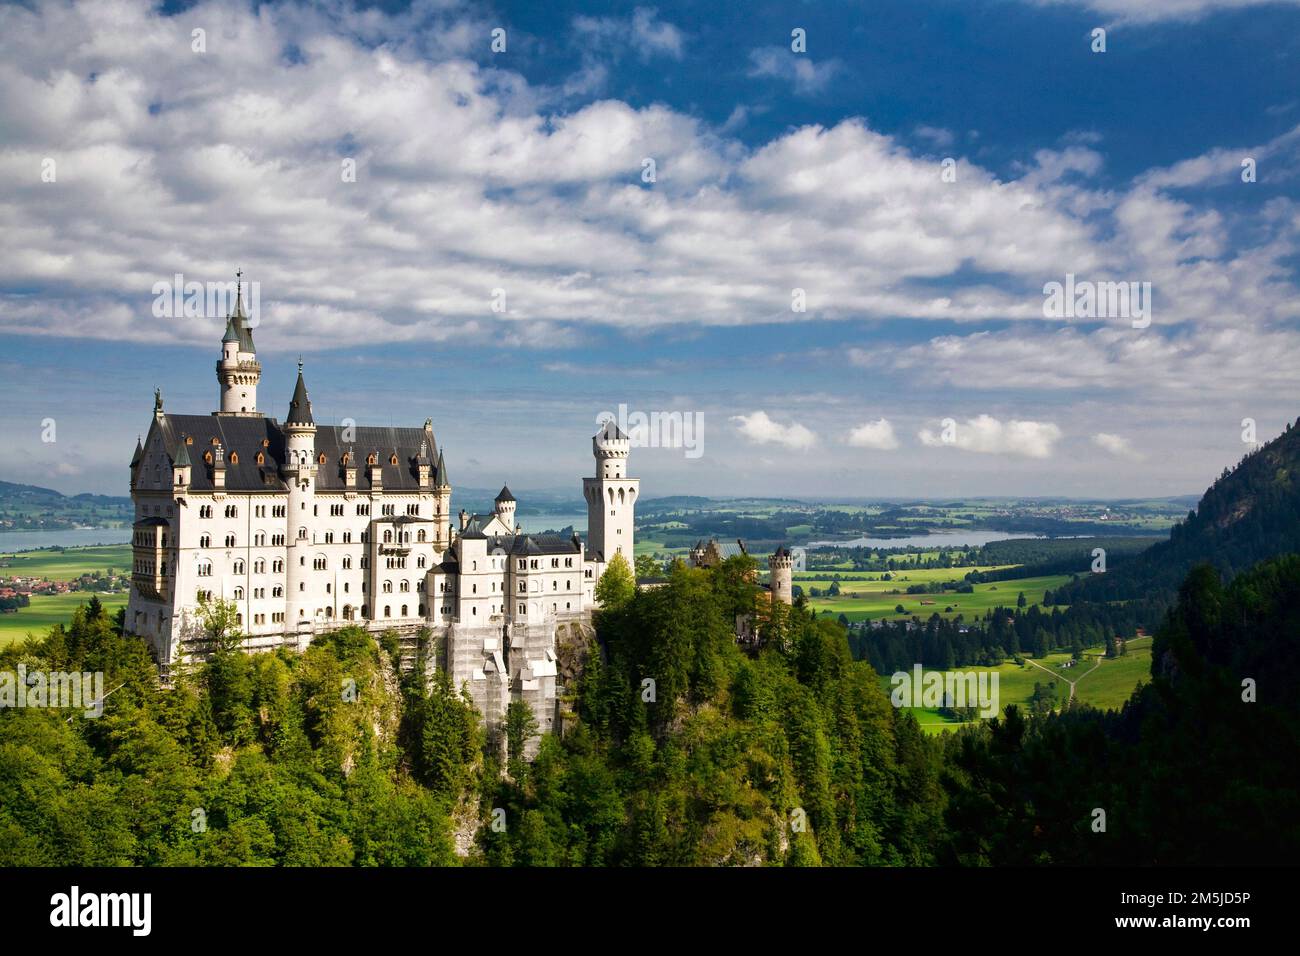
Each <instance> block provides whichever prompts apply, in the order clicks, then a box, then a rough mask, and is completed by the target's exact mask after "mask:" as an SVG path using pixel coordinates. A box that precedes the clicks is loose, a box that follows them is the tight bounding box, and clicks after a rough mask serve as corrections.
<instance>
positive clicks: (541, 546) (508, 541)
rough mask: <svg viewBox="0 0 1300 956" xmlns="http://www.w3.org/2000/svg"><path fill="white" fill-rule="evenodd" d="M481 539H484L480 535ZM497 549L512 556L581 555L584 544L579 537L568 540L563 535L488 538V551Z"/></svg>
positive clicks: (497, 536) (515, 535) (495, 536)
mask: <svg viewBox="0 0 1300 956" xmlns="http://www.w3.org/2000/svg"><path fill="white" fill-rule="evenodd" d="M479 537H484V535H482V534H480V535H479ZM497 548H500V549H501V550H503V551H505V553H506V554H509V555H511V556H519V557H525V556H530V555H532V556H536V555H544V554H546V555H550V554H580V553H581V552H582V542H581V540H580V539H578V538H577V537H573V538H566V537H565V536H564V535H562V534H511V535H504V534H503V535H493V536H492V537H490V538H488V550H489V551H495V550H496V549H497Z"/></svg>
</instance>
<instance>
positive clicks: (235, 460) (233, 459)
mask: <svg viewBox="0 0 1300 956" xmlns="http://www.w3.org/2000/svg"><path fill="white" fill-rule="evenodd" d="M230 463H231V464H232V465H238V464H239V452H237V451H232V452H231V453H230Z"/></svg>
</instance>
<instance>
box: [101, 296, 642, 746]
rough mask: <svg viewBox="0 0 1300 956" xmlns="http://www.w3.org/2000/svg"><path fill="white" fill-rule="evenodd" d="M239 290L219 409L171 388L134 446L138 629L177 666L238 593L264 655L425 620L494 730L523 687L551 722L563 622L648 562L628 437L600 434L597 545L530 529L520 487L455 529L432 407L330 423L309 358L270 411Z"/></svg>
mask: <svg viewBox="0 0 1300 956" xmlns="http://www.w3.org/2000/svg"><path fill="white" fill-rule="evenodd" d="M236 302H237V304H236V306H235V309H234V311H233V313H232V314H231V315H230V316H229V318H228V321H227V325H226V333H225V336H224V337H223V339H222V341H221V358H220V359H219V360H218V361H217V365H216V371H217V380H218V382H219V383H220V393H221V396H220V398H221V404H220V411H217V412H213V413H212V414H209V415H177V414H173V413H171V412H167V411H164V409H163V402H162V397H161V395H159V394H157V393H156V394H155V398H154V414H153V421H152V422H151V423H150V426H149V432H148V436H147V437H146V438H145V439H144V441H143V442H141V443H138V444H137V446H136V450H135V455H134V457H133V458H132V459H131V498H132V500H133V501H134V502H135V519H136V520H135V525H134V534H133V551H134V555H133V561H134V568H133V575H132V587H131V598H130V603H129V605H128V607H127V613H126V626H127V630H128V631H129V632H131V633H134V634H137V635H140V636H141V637H144V638H146V639H147V640H148V641H149V642H150V644H151V646H152V648H153V651H154V654H155V656H156V657H157V660H158V662H159V666H160V668H161V670H162V672H163V674H164V676H166V675H167V672H168V668H169V667H170V666H171V664H172V663H174V662H177V661H180V660H190V659H193V658H195V657H198V656H201V655H202V653H203V652H204V650H205V649H206V642H205V640H204V635H203V630H202V622H201V620H200V616H199V613H198V611H199V605H200V603H201V602H202V601H205V600H209V599H222V600H225V601H230V602H233V604H234V606H235V608H236V611H237V613H238V626H239V630H240V631H241V632H242V633H243V634H244V635H245V641H244V646H245V647H247V648H248V649H249V650H264V649H272V648H276V647H281V646H288V647H292V648H297V649H303V648H305V647H306V646H307V645H308V644H309V643H310V642H311V640H312V637H313V635H315V634H317V633H318V632H321V631H324V630H329V629H331V628H336V627H339V626H341V625H342V624H344V623H354V624H357V625H359V626H362V627H364V628H366V629H367V630H370V631H374V632H384V631H388V630H390V629H392V630H395V631H397V632H398V633H399V635H406V636H407V637H408V638H414V636H415V635H417V634H420V633H421V632H423V633H424V634H425V635H426V636H427V637H430V638H432V640H431V642H430V643H429V646H431V647H437V648H439V653H438V655H437V659H436V660H434V661H433V664H434V666H438V667H445V668H447V669H448V670H450V672H451V675H452V678H453V681H454V682H455V685H456V686H457V687H461V686H463V685H468V686H469V688H470V691H471V694H472V696H473V698H474V701H475V703H476V705H477V706H478V707H479V709H480V711H481V712H482V713H483V714H484V715H485V718H486V719H487V722H488V724H489V726H494V725H496V724H497V722H498V721H499V720H500V719H501V717H502V715H503V714H504V712H505V708H506V705H507V704H508V703H509V701H510V700H511V699H512V696H513V697H514V698H518V699H523V700H526V701H528V703H529V704H530V706H531V707H532V710H533V713H534V714H535V715H536V717H537V720H538V723H539V724H540V726H541V729H542V730H547V729H550V727H551V723H552V719H553V716H554V710H555V707H554V703H555V681H556V660H557V657H556V633H557V628H559V627H561V626H563V625H565V624H578V623H582V622H585V621H589V619H590V613H591V610H592V607H593V604H594V590H595V585H596V582H597V581H598V580H599V579H600V576H601V573H602V572H603V571H604V570H605V567H606V562H607V561H608V560H609V559H611V558H612V557H613V556H614V555H615V554H617V553H622V554H623V555H624V556H625V558H626V559H627V561H628V563H629V565H631V564H632V562H633V550H632V518H633V509H634V507H635V505H636V499H637V494H638V492H639V480H638V479H636V478H631V477H628V474H627V463H628V450H629V446H630V442H629V440H628V438H627V436H626V435H624V434H623V433H622V432H620V431H619V430H618V428H617V426H616V425H614V424H613V423H612V422H611V423H610V424H608V425H606V426H605V427H604V428H602V429H601V430H600V431H599V432H598V433H597V434H596V435H595V437H594V438H593V439H592V451H593V454H594V455H595V460H596V467H595V475H594V476H593V477H589V478H584V479H583V494H584V496H585V497H586V500H587V514H588V518H587V521H588V523H587V534H588V537H587V540H586V541H585V542H584V541H583V540H582V539H581V538H580V537H579V535H578V534H576V533H575V534H574V535H573V536H572V537H571V538H570V537H564V536H561V535H544V534H524V533H523V532H522V529H521V528H520V527H519V526H518V525H517V524H516V523H515V499H514V496H513V495H511V494H510V491H509V489H508V488H502V489H501V493H500V494H499V495H498V496H497V499H496V505H495V508H494V510H493V512H492V513H491V514H484V515H477V514H475V515H470V514H467V513H465V512H464V511H461V512H460V514H459V515H458V521H457V526H453V525H452V516H451V513H450V505H451V490H452V488H451V480H450V478H449V477H448V473H447V465H446V462H445V461H444V459H443V454H442V451H441V450H440V449H439V448H438V443H437V441H436V439H435V438H434V434H433V424H432V421H430V420H426V421H425V423H424V425H423V427H416V428H367V427H362V426H355V427H341V426H334V425H323V424H322V425H318V424H317V423H316V421H315V420H314V419H313V417H312V410H311V401H310V399H309V398H308V394H307V384H306V381H305V380H304V378H303V374H302V365H301V363H300V364H299V367H298V382H297V385H296V387H295V388H294V392H293V397H292V398H291V399H290V401H289V407H288V413H287V414H286V416H285V419H284V421H283V422H279V421H277V420H276V419H274V418H271V417H269V416H267V415H265V414H264V413H263V412H262V411H261V410H259V408H258V404H257V385H258V381H259V380H260V378H261V372H262V369H261V365H260V364H259V363H258V361H257V353H256V350H255V348H254V346H253V334H252V328H251V325H250V321H249V318H248V316H247V315H246V314H245V310H244V305H243V298H242V295H237V299H236ZM425 629H427V631H426V630H425Z"/></svg>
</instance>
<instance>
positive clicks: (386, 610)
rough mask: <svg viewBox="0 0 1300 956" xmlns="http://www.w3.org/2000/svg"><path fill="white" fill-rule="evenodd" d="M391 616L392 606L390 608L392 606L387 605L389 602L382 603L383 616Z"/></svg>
mask: <svg viewBox="0 0 1300 956" xmlns="http://www.w3.org/2000/svg"><path fill="white" fill-rule="evenodd" d="M392 616H393V608H392V606H391V605H389V604H385V605H384V617H392Z"/></svg>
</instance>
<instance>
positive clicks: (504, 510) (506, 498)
mask: <svg viewBox="0 0 1300 956" xmlns="http://www.w3.org/2000/svg"><path fill="white" fill-rule="evenodd" d="M496 506H497V507H496V515H497V517H498V518H500V519H501V523H502V524H504V525H505V526H506V527H507V528H511V529H513V528H514V526H515V496H514V495H512V494H511V493H510V488H509V487H507V486H506V485H502V486H501V492H500V493H499V494H498V495H497V501H496Z"/></svg>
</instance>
